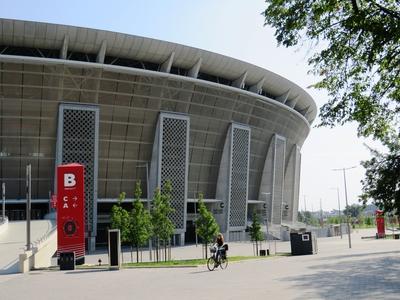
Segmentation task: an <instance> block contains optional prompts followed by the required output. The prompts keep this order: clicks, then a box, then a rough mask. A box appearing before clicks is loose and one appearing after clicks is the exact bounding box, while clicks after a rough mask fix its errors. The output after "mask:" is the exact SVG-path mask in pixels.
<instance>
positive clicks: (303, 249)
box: [290, 232, 317, 255]
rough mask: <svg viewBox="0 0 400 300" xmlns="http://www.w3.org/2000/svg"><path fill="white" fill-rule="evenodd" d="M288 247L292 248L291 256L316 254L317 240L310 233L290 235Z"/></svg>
mask: <svg viewBox="0 0 400 300" xmlns="http://www.w3.org/2000/svg"><path fill="white" fill-rule="evenodd" d="M290 246H291V248H292V255H308V254H316V253H317V239H316V238H315V236H314V235H313V234H312V233H311V232H303V233H297V232H296V233H291V234H290Z"/></svg>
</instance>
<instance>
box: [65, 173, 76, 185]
mask: <svg viewBox="0 0 400 300" xmlns="http://www.w3.org/2000/svg"><path fill="white" fill-rule="evenodd" d="M75 185H76V180H75V174H72V173H65V174H64V187H73V186H75Z"/></svg>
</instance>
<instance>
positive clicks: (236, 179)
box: [229, 127, 250, 227]
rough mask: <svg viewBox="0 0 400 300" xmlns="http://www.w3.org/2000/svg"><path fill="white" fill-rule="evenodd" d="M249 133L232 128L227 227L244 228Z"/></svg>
mask: <svg viewBox="0 0 400 300" xmlns="http://www.w3.org/2000/svg"><path fill="white" fill-rule="evenodd" d="M249 134H250V131H249V130H246V129H241V128H235V127H234V128H233V135H232V138H233V140H232V154H231V155H232V170H231V185H230V196H231V197H230V213H229V225H230V226H232V227H240V226H246V217H247V216H246V206H247V185H248V170H249V146H250V145H249Z"/></svg>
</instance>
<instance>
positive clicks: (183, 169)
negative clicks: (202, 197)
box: [160, 114, 189, 232]
mask: <svg viewBox="0 0 400 300" xmlns="http://www.w3.org/2000/svg"><path fill="white" fill-rule="evenodd" d="M160 118H161V123H160V125H161V128H160V129H161V134H160V139H161V140H160V145H161V149H160V154H161V159H160V162H161V163H160V185H161V189H163V186H164V184H165V182H166V181H167V180H170V181H171V183H172V195H171V196H172V197H171V205H172V207H173V208H174V210H175V211H174V212H173V213H172V214H171V216H170V218H171V220H172V221H173V222H174V224H175V229H176V232H180V231H184V230H185V229H186V194H187V173H188V172H187V164H188V147H189V119H188V118H187V117H186V116H181V115H173V114H161V115H160Z"/></svg>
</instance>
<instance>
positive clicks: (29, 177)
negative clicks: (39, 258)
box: [26, 164, 31, 251]
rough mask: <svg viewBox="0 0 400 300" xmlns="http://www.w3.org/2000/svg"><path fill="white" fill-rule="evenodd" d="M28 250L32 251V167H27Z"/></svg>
mask: <svg viewBox="0 0 400 300" xmlns="http://www.w3.org/2000/svg"><path fill="white" fill-rule="evenodd" d="M26 250H28V251H29V250H31V165H30V164H29V165H27V166H26Z"/></svg>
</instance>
